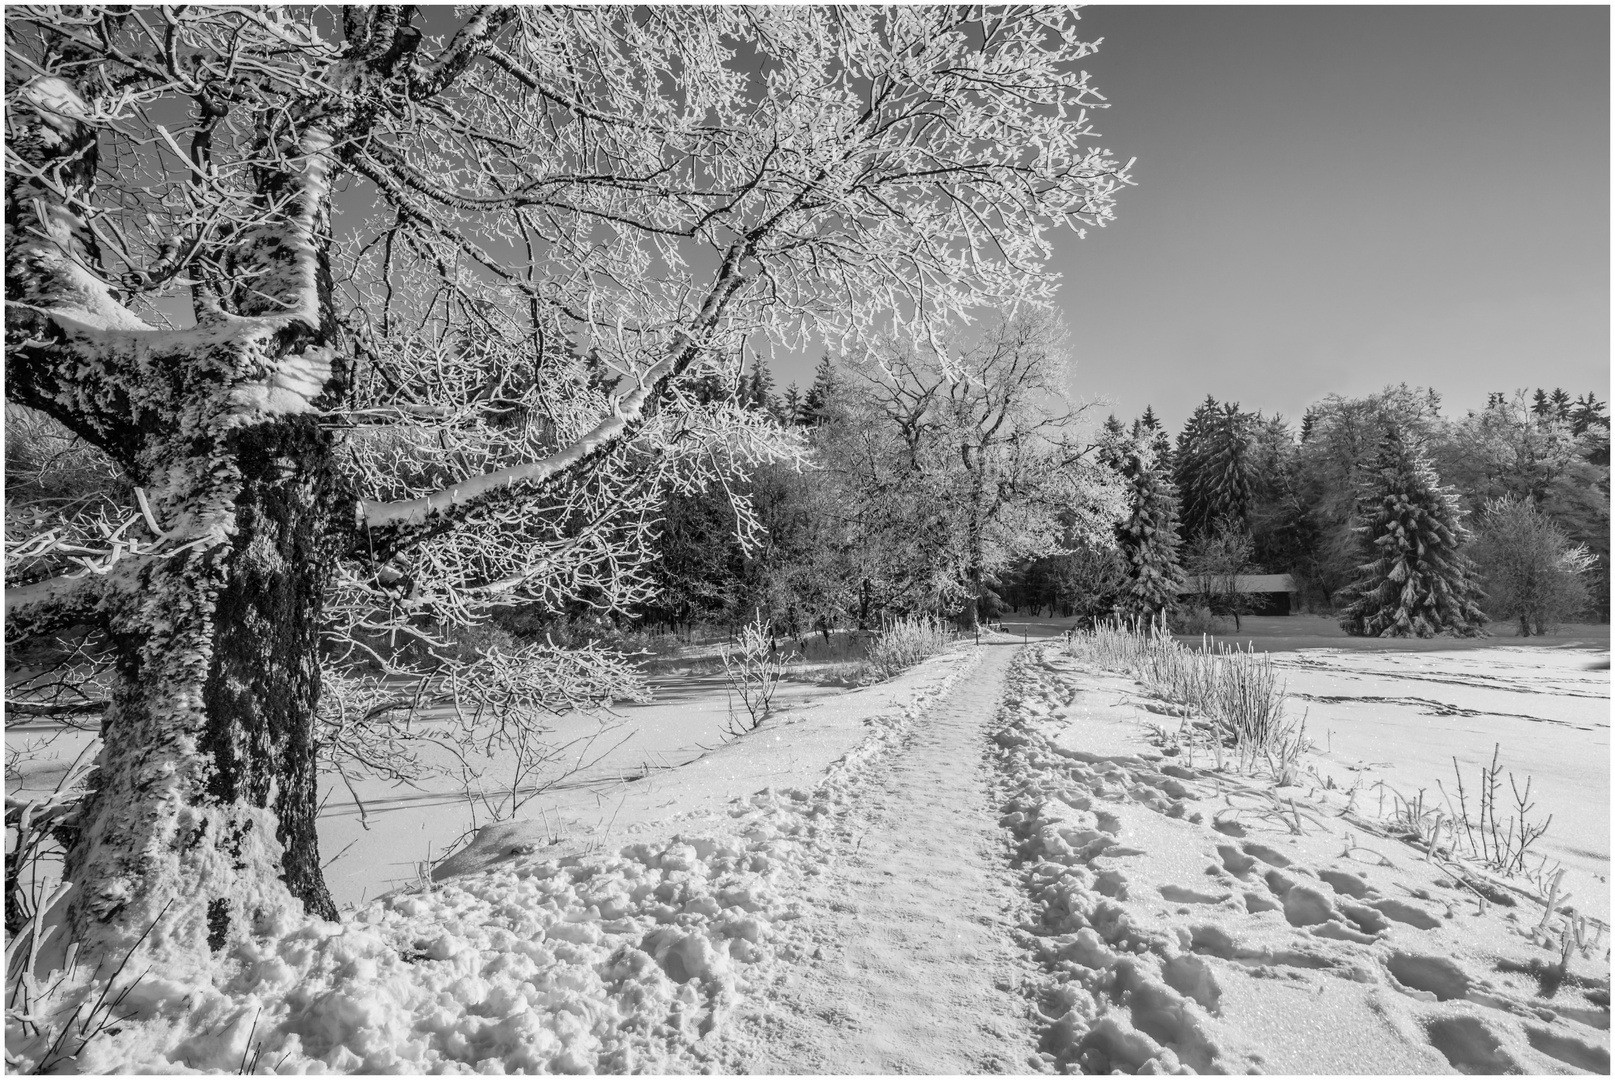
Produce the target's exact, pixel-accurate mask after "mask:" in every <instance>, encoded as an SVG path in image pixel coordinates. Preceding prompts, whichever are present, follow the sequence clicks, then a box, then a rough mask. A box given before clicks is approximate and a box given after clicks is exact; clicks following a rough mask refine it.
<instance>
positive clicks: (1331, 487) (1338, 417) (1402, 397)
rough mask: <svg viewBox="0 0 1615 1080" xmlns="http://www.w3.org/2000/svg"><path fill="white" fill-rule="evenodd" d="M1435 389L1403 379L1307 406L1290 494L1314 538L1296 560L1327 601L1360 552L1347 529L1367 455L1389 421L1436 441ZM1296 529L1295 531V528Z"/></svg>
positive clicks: (1439, 423)
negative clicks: (1411, 384) (1357, 395)
mask: <svg viewBox="0 0 1615 1080" xmlns="http://www.w3.org/2000/svg"><path fill="white" fill-rule="evenodd" d="M1439 406H1440V398H1439V397H1438V396H1437V395H1436V393H1435V391H1433V390H1428V389H1425V388H1422V387H1409V386H1408V385H1407V384H1405V383H1404V384H1401V385H1399V386H1387V387H1386V388H1385V389H1383V390H1381V391H1379V392H1378V393H1375V394H1370V395H1368V396H1366V397H1361V398H1343V397H1341V396H1340V395H1338V394H1330V395H1329V396H1328V397H1326V398H1324V399H1323V400H1322V401H1321V402H1318V403H1317V404H1315V405H1313V406H1311V407H1310V408H1308V409H1307V411H1306V415H1305V417H1304V418H1303V421H1302V439H1301V442H1300V445H1299V446H1298V447H1297V448H1296V457H1295V477H1294V484H1295V496H1296V498H1297V499H1298V500H1299V503H1300V506H1302V507H1304V508H1305V513H1306V517H1307V518H1309V519H1310V525H1311V527H1310V529H1306V530H1305V531H1306V532H1310V533H1311V534H1312V535H1313V536H1315V538H1316V539H1315V542H1313V543H1309V544H1306V545H1304V549H1303V550H1302V551H1301V552H1299V554H1300V555H1301V556H1302V558H1301V559H1299V560H1297V561H1298V562H1301V563H1304V564H1305V565H1304V567H1303V573H1304V575H1305V576H1306V577H1307V578H1308V579H1309V580H1310V581H1311V582H1312V583H1313V584H1314V585H1316V586H1317V588H1318V589H1319V591H1320V592H1321V594H1322V597H1321V598H1322V599H1323V600H1324V602H1325V603H1330V604H1333V602H1334V594H1335V593H1336V592H1337V591H1338V590H1339V589H1340V588H1342V587H1343V586H1345V585H1346V584H1348V583H1349V582H1351V581H1352V580H1354V578H1355V577H1356V572H1357V565H1358V563H1359V562H1361V553H1360V552H1359V550H1358V546H1357V537H1356V534H1355V533H1354V532H1353V531H1352V514H1353V512H1354V510H1355V507H1356V500H1357V491H1358V481H1359V478H1360V477H1361V475H1362V473H1363V470H1364V469H1366V468H1367V467H1368V465H1369V464H1370V463H1371V462H1372V461H1373V459H1374V455H1375V453H1376V452H1377V450H1378V447H1379V442H1380V438H1381V436H1382V435H1383V434H1384V432H1385V429H1386V427H1387V426H1389V425H1395V426H1396V428H1397V429H1398V430H1399V431H1401V432H1402V433H1403V435H1404V437H1405V438H1409V439H1413V440H1416V441H1418V442H1420V443H1421V444H1422V445H1427V446H1433V445H1436V444H1437V443H1439V440H1440V435H1441V432H1442V429H1443V426H1444V421H1443V420H1442V418H1441V414H1440V408H1439ZM1298 531H1300V530H1298ZM1294 565H1295V564H1292V568H1293V567H1294Z"/></svg>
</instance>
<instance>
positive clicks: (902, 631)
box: [869, 617, 949, 679]
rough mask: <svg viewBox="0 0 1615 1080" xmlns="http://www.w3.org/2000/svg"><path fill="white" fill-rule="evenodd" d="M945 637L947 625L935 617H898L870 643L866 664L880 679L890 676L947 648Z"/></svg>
mask: <svg viewBox="0 0 1615 1080" xmlns="http://www.w3.org/2000/svg"><path fill="white" fill-rule="evenodd" d="M948 638H949V634H948V630H947V627H945V626H943V625H942V623H940V622H938V621H937V620H935V619H923V618H917V617H915V618H904V619H898V620H897V621H896V622H894V623H892V624H891V625H890V626H888V627H887V628H886V629H885V630H884V631H883V632H882V633H881V635H880V637H878V638H876V639H875V640H874V641H873V642H871V643H870V646H869V666H870V668H871V669H872V670H873V671H874V672H875V674H876V675H879V676H880V677H881V678H882V679H889V678H891V677H892V676H893V675H896V674H897V673H898V672H900V671H902V670H903V669H904V668H910V667H913V666H914V665H915V664H918V663H919V662H920V661H921V660H924V659H925V658H926V657H928V656H935V655H936V654H937V653H939V652H941V651H942V650H943V649H946V648H947V647H948Z"/></svg>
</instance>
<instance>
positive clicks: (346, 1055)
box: [7, 647, 976, 1073]
mask: <svg viewBox="0 0 1615 1080" xmlns="http://www.w3.org/2000/svg"><path fill="white" fill-rule="evenodd" d="M975 661H976V654H975V653H974V651H973V650H970V649H967V648H964V647H957V648H955V649H954V650H953V651H951V652H949V653H947V654H945V655H944V656H940V657H936V658H933V659H932V660H930V661H927V665H926V666H928V667H929V668H930V671H929V673H928V677H927V678H926V679H924V680H923V681H920V682H919V683H918V684H917V685H916V688H915V690H914V692H913V696H912V697H910V699H909V700H908V701H907V702H905V703H903V704H901V705H899V706H897V707H896V708H893V709H891V710H888V711H887V712H885V713H883V714H881V715H879V716H877V717H875V718H873V719H872V720H871V721H870V728H869V733H868V734H867V736H866V737H865V738H864V739H863V740H862V741H861V742H859V743H858V745H856V746H854V747H853V748H852V749H850V750H849V751H847V753H845V754H844V755H843V756H842V757H841V758H840V759H839V760H838V761H837V762H836V763H835V764H834V765H832V766H831V767H830V769H829V770H828V772H827V773H826V775H825V777H824V778H823V780H822V781H821V782H820V783H819V784H818V785H817V786H816V787H814V788H813V789H812V790H811V791H804V790H798V789H786V790H774V789H766V790H764V791H761V792H758V793H756V794H755V795H753V796H751V797H750V798H749V799H743V800H741V799H737V800H736V802H735V804H734V805H733V807H732V809H731V811H730V813H731V817H732V821H731V827H730V830H729V831H728V832H727V833H725V834H721V835H705V836H675V837H674V838H672V840H671V841H670V842H667V843H660V844H631V845H628V846H626V847H624V848H622V849H621V850H619V851H617V852H616V853H613V854H600V855H593V856H575V857H571V858H566V859H562V860H559V861H554V860H542V859H538V858H532V857H518V858H516V859H514V860H512V861H511V862H509V863H507V864H505V865H503V866H502V867H500V868H499V869H497V870H492V871H488V872H485V873H481V874H476V875H472V876H468V877H465V878H459V879H455V880H454V881H452V882H450V883H448V884H446V885H443V886H440V887H438V888H435V889H433V890H432V891H430V892H424V893H412V894H395V895H393V896H390V897H385V898H382V899H379V900H377V901H376V902H374V903H373V904H371V905H370V906H369V907H368V908H366V909H365V910H363V911H362V912H360V913H359V914H358V915H357V916H355V917H354V918H353V919H352V920H351V921H349V922H346V923H329V922H321V921H317V920H315V921H308V922H304V923H301V924H298V925H293V926H287V927H285V928H284V929H283V930H282V931H281V932H279V933H275V934H273V935H271V936H268V937H265V938H261V939H258V940H254V941H249V942H247V943H245V944H243V945H242V946H240V947H239V948H238V949H237V950H236V952H235V953H234V955H233V957H232V959H231V962H229V963H226V964H220V965H218V966H217V967H216V968H215V969H214V970H216V971H218V972H219V973H220V974H218V975H217V976H215V979H214V981H213V982H212V984H211V985H210V984H209V978H208V975H207V974H206V972H204V971H203V970H202V969H201V967H200V966H199V967H198V970H197V971H194V972H186V971H183V970H176V969H174V968H173V967H172V966H170V967H169V968H168V969H167V970H165V971H164V972H163V974H162V976H161V977H158V976H156V975H155V974H148V975H146V976H144V977H142V978H139V979H138V980H137V979H136V978H135V974H136V973H138V972H139V971H140V970H141V967H142V966H143V965H142V964H141V963H140V960H141V959H142V958H141V957H140V956H139V955H137V956H136V957H135V958H134V959H133V960H132V962H131V963H130V964H129V965H127V966H126V968H125V972H126V973H125V975H124V976H123V977H122V978H120V979H118V980H117V984H116V987H115V989H114V991H113V993H114V994H116V993H117V992H119V991H121V990H122V989H123V988H124V987H126V986H132V989H130V990H129V992H128V994H127V995H125V996H124V998H123V1000H122V1002H121V1003H120V1005H119V1009H118V1013H119V1015H120V1016H125V1015H126V1016H128V1017H129V1021H128V1022H123V1023H120V1024H118V1025H116V1026H117V1027H118V1031H117V1033H116V1034H113V1033H111V1032H107V1033H105V1034H103V1035H101V1036H100V1037H98V1038H96V1039H94V1040H92V1041H91V1042H90V1043H89V1045H88V1046H87V1047H86V1048H85V1050H84V1052H83V1053H82V1054H80V1055H79V1060H78V1061H77V1066H78V1068H79V1069H80V1070H81V1071H87V1072H104V1073H117V1072H131V1071H150V1070H158V1071H173V1070H176V1069H178V1070H187V1069H195V1070H204V1071H207V1070H219V1069H224V1070H227V1071H234V1070H237V1069H239V1068H241V1067H242V1066H243V1065H244V1064H254V1063H255V1064H257V1065H259V1066H269V1067H272V1068H274V1069H275V1070H276V1071H277V1072H304V1073H321V1072H342V1073H351V1072H361V1073H374V1072H499V1071H505V1072H518V1071H523V1072H586V1071H593V1072H630V1071H634V1072H644V1071H655V1072H679V1071H695V1070H701V1069H712V1068H715V1067H718V1066H717V1065H716V1063H715V1062H714V1057H715V1056H716V1054H717V1048H718V1042H717V1039H716V1038H715V1037H714V1036H715V1034H716V1033H718V1032H719V1031H720V1030H721V1028H722V1025H723V1023H724V1020H725V1018H726V1017H727V1016H728V1015H729V1014H730V1012H731V1011H732V1010H733V1009H734V1008H735V1006H736V1005H737V1003H739V1002H740V1001H741V1000H742V999H743V998H744V996H745V993H746V988H747V987H748V986H750V985H752V984H753V983H754V982H758V981H759V980H766V979H767V978H768V977H769V973H770V971H771V967H772V964H773V963H774V962H775V961H776V960H777V959H784V960H790V959H793V958H795V957H796V955H797V953H798V950H797V949H796V947H795V946H794V945H793V933H792V924H793V923H794V921H795V920H796V919H797V918H798V917H799V915H800V911H799V907H798V903H797V901H795V900H794V899H793V896H794V895H795V894H796V893H797V892H798V891H799V886H800V882H801V881H802V880H803V879H804V877H805V876H807V875H814V874H819V873H822V872H823V871H824V869H825V866H826V864H827V863H828V862H829V861H830V860H831V859H832V858H833V857H834V856H835V854H836V853H837V851H838V850H839V849H840V846H841V844H840V840H841V839H844V838H838V837H837V835H836V833H835V828H836V826H835V820H836V818H837V817H838V816H839V814H840V812H841V811H842V810H843V809H844V808H845V806H846V805H847V803H848V800H849V799H850V798H851V797H852V795H853V793H854V792H856V791H857V790H859V789H860V787H861V786H862V784H863V782H864V781H863V777H864V776H865V774H866V773H867V771H868V770H869V769H870V768H872V767H875V766H878V764H879V763H880V762H881V761H882V759H883V758H885V756H886V755H887V754H888V752H889V751H890V750H891V748H892V747H893V746H895V745H897V744H898V743H899V742H900V741H901V740H902V739H903V737H904V736H905V734H906V733H907V732H908V730H909V729H910V728H911V726H912V724H913V722H914V720H915V719H916V718H917V717H919V716H920V715H922V714H923V713H924V711H925V710H926V709H927V708H929V707H930V706H931V705H932V704H933V703H934V702H935V701H937V700H938V699H939V698H940V697H942V696H943V695H944V694H946V693H947V692H948V690H949V688H950V687H951V686H952V685H953V684H954V683H955V682H956V681H957V680H958V678H959V677H960V675H961V674H963V673H964V672H966V671H968V670H969V669H970V668H971V667H972V666H973V665H974V663H975ZM202 962H203V961H199V965H200V964H201V963H202ZM193 976H194V978H193ZM100 989H101V985H100V984H93V983H83V984H81V985H80V986H79V987H78V988H77V989H76V991H75V992H72V993H69V994H65V995H62V996H61V998H60V999H59V1002H60V1004H59V1008H61V1009H62V1010H63V1012H64V1014H65V1012H66V1011H70V1010H71V1008H72V1007H73V1005H74V1004H78V1003H79V1002H80V1001H81V1000H84V999H85V998H88V999H90V1000H93V999H94V998H95V997H96V995H98V994H99V993H100ZM10 1027H11V1025H10V1023H8V1031H7V1045H8V1047H10V1048H13V1049H15V1050H17V1051H19V1052H20V1053H21V1054H22V1057H20V1058H19V1059H18V1061H17V1062H16V1063H14V1064H16V1066H17V1067H19V1068H23V1067H31V1066H32V1065H35V1064H37V1063H38V1057H39V1055H40V1054H41V1053H43V1050H44V1046H43V1045H40V1044H39V1043H38V1042H37V1041H35V1042H32V1043H30V1041H29V1040H27V1039H22V1038H18V1039H13V1034H14V1032H13V1031H11V1030H10Z"/></svg>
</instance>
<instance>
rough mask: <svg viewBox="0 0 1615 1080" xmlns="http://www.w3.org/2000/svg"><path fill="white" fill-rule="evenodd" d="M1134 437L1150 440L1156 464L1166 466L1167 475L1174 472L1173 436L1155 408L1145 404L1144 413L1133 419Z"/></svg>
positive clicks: (1161, 466)
mask: <svg viewBox="0 0 1615 1080" xmlns="http://www.w3.org/2000/svg"><path fill="white" fill-rule="evenodd" d="M1132 432H1133V438H1134V439H1138V440H1140V441H1146V440H1147V441H1148V442H1149V444H1150V449H1152V450H1154V451H1155V464H1156V465H1157V466H1158V467H1160V468H1164V469H1165V470H1166V471H1167V475H1169V476H1170V475H1171V473H1172V437H1171V436H1170V435H1168V434H1167V433H1166V426H1165V425H1164V424H1162V423H1161V420H1160V418H1159V417H1157V416H1156V415H1155V410H1154V409H1153V408H1151V407H1150V406H1148V405H1146V406H1144V415H1143V416H1140V417H1139V418H1138V419H1137V420H1134V421H1133V428H1132Z"/></svg>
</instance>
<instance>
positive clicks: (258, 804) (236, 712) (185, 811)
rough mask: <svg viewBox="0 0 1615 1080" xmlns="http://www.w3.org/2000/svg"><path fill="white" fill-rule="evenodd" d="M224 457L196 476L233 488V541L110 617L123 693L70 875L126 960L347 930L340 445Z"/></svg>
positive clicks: (82, 935)
mask: <svg viewBox="0 0 1615 1080" xmlns="http://www.w3.org/2000/svg"><path fill="white" fill-rule="evenodd" d="M223 449H224V450H225V454H223V455H218V456H209V457H206V458H202V459H194V460H192V461H191V462H189V463H188V464H189V465H191V466H192V467H193V468H195V469H197V470H198V471H201V470H202V469H211V470H212V472H213V474H214V475H215V476H217V475H218V473H220V472H224V473H226V474H233V475H230V476H229V477H228V480H229V482H227V483H226V484H225V485H224V486H225V487H227V488H229V489H232V490H233V507H232V510H233V513H232V514H231V516H232V517H233V529H232V530H231V535H230V536H229V539H228V541H227V542H226V543H222V544H218V545H216V546H213V547H211V548H206V549H202V550H201V551H199V552H186V553H182V554H180V555H178V556H175V557H173V558H168V559H160V560H154V561H153V562H152V563H151V564H150V566H149V567H147V568H145V569H144V570H143V571H142V581H141V587H140V588H139V589H138V590H136V591H134V593H133V594H132V595H131V596H130V597H129V598H128V599H127V600H126V601H124V602H123V603H121V604H119V605H118V608H117V610H116V611H115V612H114V613H113V614H112V619H111V622H112V630H113V637H114V640H115V641H116V642H117V643H118V646H119V663H118V684H117V685H116V687H115V688H114V691H113V694H112V699H111V707H110V708H109V709H108V711H107V714H106V717H105V720H104V721H103V724H102V737H103V739H104V744H105V745H104V749H103V751H102V756H101V761H100V768H99V770H98V778H99V780H98V784H97V786H96V788H95V790H94V792H93V794H92V796H91V798H90V799H89V801H88V803H87V804H86V806H85V808H84V810H83V811H82V812H81V815H80V818H79V821H80V826H81V827H80V831H79V834H78V838H77V841H76V842H75V843H74V844H73V846H72V848H71V849H70V851H69V853H68V860H67V868H66V877H67V879H68V880H70V881H74V882H78V883H80V885H81V888H82V890H83V892H82V893H81V894H80V895H79V896H78V897H77V898H76V903H75V904H74V919H73V922H74V930H75V931H76V932H77V936H78V937H79V939H80V940H82V941H84V942H85V943H86V944H93V945H101V946H108V947H119V946H126V945H128V944H129V943H130V942H132V941H133V939H134V938H136V937H138V936H139V935H140V934H142V933H143V932H145V931H146V930H147V928H148V927H151V926H152V925H153V924H154V923H158V922H159V920H160V921H161V925H159V926H158V927H157V929H156V932H155V933H154V934H153V935H152V937H153V940H155V941H157V942H160V943H162V944H164V945H166V946H168V947H171V948H174V949H176V950H185V949H190V950H197V949H202V948H208V949H213V950H217V949H220V948H223V947H224V946H225V945H226V944H228V943H230V942H232V941H234V940H237V939H239V938H241V937H243V936H250V935H251V934H252V933H254V932H261V931H262V930H265V929H268V928H269V927H270V926H271V925H273V924H274V923H275V922H277V921H280V920H281V919H283V918H294V919H295V918H297V917H299V916H300V915H301V914H302V913H303V912H302V911H300V910H299V908H302V909H304V910H306V911H307V913H309V914H315V915H320V916H324V917H326V918H333V917H335V915H336V911H335V907H334V905H333V904H332V902H331V898H330V894H329V893H328V892H327V891H326V888H325V883H324V878H323V876H322V875H321V872H320V862H319V842H318V838H317V835H316V833H315V810H316V791H315V757H314V717H315V709H316V706H317V703H318V695H319V666H318V656H319V652H318V634H319V626H320V623H321V609H322V596H323V594H324V591H325V587H326V584H327V582H328V580H329V577H330V573H331V568H332V565H333V558H334V554H335V552H334V547H333V541H335V540H336V539H338V533H339V529H338V528H334V527H333V526H335V525H336V524H337V523H338V522H340V521H341V520H342V519H341V518H340V517H337V516H336V515H337V514H338V513H339V512H340V509H341V503H340V502H339V500H338V499H337V498H336V492H335V490H334V469H333V460H332V455H331V447H330V439H329V436H328V435H327V434H326V433H325V432H323V431H321V430H320V429H319V427H318V426H317V424H316V423H315V422H314V421H313V420H312V419H311V418H306V417H296V418H288V419H286V420H282V421H279V422H276V423H273V424H259V425H254V426H252V427H247V428H242V429H238V430H237V431H236V432H235V433H234V435H233V436H232V437H231V438H230V439H229V440H228V442H227V444H226V446H225V447H224V448H223ZM203 485H204V486H208V487H211V486H213V485H212V484H210V483H209V482H208V481H203ZM182 501H187V502H188V501H190V500H182ZM351 513H352V511H351V504H350V505H349V508H348V515H349V517H348V520H351ZM295 901H301V904H298V903H296V902H295Z"/></svg>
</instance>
